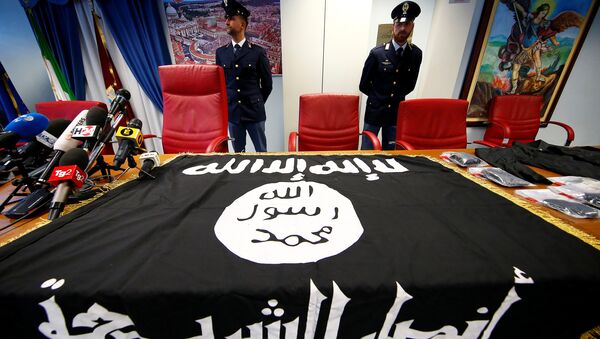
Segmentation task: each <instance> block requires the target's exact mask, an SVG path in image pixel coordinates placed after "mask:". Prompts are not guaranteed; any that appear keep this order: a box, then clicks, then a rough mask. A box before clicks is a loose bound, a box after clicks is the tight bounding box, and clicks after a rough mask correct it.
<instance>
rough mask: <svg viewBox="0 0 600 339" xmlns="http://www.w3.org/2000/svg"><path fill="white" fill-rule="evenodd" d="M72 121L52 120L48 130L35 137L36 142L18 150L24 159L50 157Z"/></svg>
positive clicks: (31, 142)
mask: <svg viewBox="0 0 600 339" xmlns="http://www.w3.org/2000/svg"><path fill="white" fill-rule="evenodd" d="M70 123H71V121H70V120H67V119H63V118H58V119H54V120H50V123H49V124H48V128H46V130H45V131H42V132H41V133H40V134H38V135H36V136H35V140H32V141H30V142H28V143H27V144H25V145H23V146H21V147H19V149H18V150H17V151H18V153H19V155H20V156H21V157H22V158H28V157H30V156H34V155H35V156H36V157H37V158H38V159H40V158H44V159H45V157H46V156H47V155H48V151H49V150H52V149H53V148H54V144H55V143H56V140H57V139H58V137H60V135H61V134H62V133H63V132H64V131H65V130H66V129H67V127H68V126H69V124H70Z"/></svg>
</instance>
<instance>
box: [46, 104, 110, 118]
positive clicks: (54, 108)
mask: <svg viewBox="0 0 600 339" xmlns="http://www.w3.org/2000/svg"><path fill="white" fill-rule="evenodd" d="M93 106H100V107H102V108H104V109H107V108H106V104H105V103H103V102H100V101H83V100H72V101H48V102H38V103H37V104H35V111H36V112H38V113H40V114H43V115H45V116H46V117H47V118H48V119H50V120H52V119H56V118H65V119H69V120H73V119H75V117H76V116H77V114H79V113H80V112H81V111H83V110H86V109H90V108H91V107H93Z"/></svg>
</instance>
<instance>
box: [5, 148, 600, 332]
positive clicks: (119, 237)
mask: <svg viewBox="0 0 600 339" xmlns="http://www.w3.org/2000/svg"><path fill="white" fill-rule="evenodd" d="M446 151H457V152H467V153H471V154H473V153H474V152H473V151H474V150H472V149H467V150H418V151H388V152H372V151H348V152H318V153H317V152H301V153H266V154H265V153H263V154H221V155H217V154H212V155H179V156H176V155H162V156H161V160H162V162H163V163H164V164H163V165H162V166H160V167H158V168H156V169H155V170H154V171H153V172H152V173H153V174H154V175H155V176H156V180H139V179H138V173H137V170H135V169H133V170H130V171H128V172H127V173H125V174H124V175H123V176H122V177H121V178H120V179H119V180H117V181H116V182H113V183H109V184H107V185H108V186H107V188H108V189H107V190H106V193H104V194H102V195H101V196H99V197H96V198H94V199H92V200H91V201H86V202H85V203H83V204H80V205H78V206H68V207H67V208H66V210H65V213H64V214H63V216H61V218H59V219H57V220H55V221H53V222H52V223H48V222H47V221H46V220H45V216H44V215H42V216H39V217H37V218H34V219H28V220H22V221H18V222H16V223H14V224H13V222H14V221H12V220H10V219H7V218H6V217H4V216H2V217H0V229H2V230H1V231H0V244H1V246H0V277H2V278H0V328H2V329H3V330H4V331H5V332H6V333H8V334H10V335H9V336H10V337H14V336H17V337H18V336H21V337H32V336H46V337H69V338H70V337H78V336H82V337H83V336H91V337H102V338H104V337H107V338H108V337H112V338H126V337H149V338H162V337H164V338H299V337H304V338H335V337H338V338H431V337H447V338H532V337H545V338H570V337H582V338H593V337H595V336H598V335H599V333H600V313H599V312H597V304H598V303H600V221H599V219H576V218H572V217H568V216H566V215H564V214H562V213H559V212H556V211H554V210H551V209H547V208H544V207H541V206H538V205H536V204H535V203H532V202H530V201H527V200H524V199H523V198H520V197H518V196H517V195H516V194H515V192H514V191H515V189H510V188H504V187H499V186H496V185H494V184H492V183H490V182H486V181H485V180H483V179H481V178H477V177H474V176H472V175H471V174H469V173H468V172H467V171H466V170H465V169H464V168H460V167H458V166H456V165H454V164H450V163H446V162H444V161H442V160H441V158H440V154H441V153H442V152H446ZM534 170H535V171H536V172H538V173H540V174H542V175H543V176H546V177H550V176H557V175H556V174H555V173H551V172H549V171H545V170H542V169H537V168H535V169H534ZM532 188H543V185H542V186H535V187H532ZM2 191H3V192H4V191H6V187H4V188H2ZM4 194H6V193H4ZM0 197H1V196H0Z"/></svg>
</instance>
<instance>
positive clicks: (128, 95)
mask: <svg viewBox="0 0 600 339" xmlns="http://www.w3.org/2000/svg"><path fill="white" fill-rule="evenodd" d="M116 94H117V95H120V96H122V97H123V98H125V100H127V101H129V99H130V98H131V93H129V91H128V90H126V89H125V88H121V89H119V90H117V92H116Z"/></svg>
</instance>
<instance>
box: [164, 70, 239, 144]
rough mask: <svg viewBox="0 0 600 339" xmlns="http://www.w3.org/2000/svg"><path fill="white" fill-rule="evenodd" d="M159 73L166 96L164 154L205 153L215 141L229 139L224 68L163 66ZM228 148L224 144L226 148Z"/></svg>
mask: <svg viewBox="0 0 600 339" xmlns="http://www.w3.org/2000/svg"><path fill="white" fill-rule="evenodd" d="M158 73H159V76H160V82H161V84H162V93H163V132H162V143H163V149H164V152H165V153H179V152H194V153H204V152H206V147H207V146H208V145H209V144H210V142H211V141H212V140H213V139H215V138H216V137H219V136H225V137H226V136H227V90H226V86H225V73H224V72H223V68H221V67H219V66H216V65H168V66H160V67H159V68H158ZM226 146H227V145H226V143H224V147H223V148H226ZM217 151H220V152H226V151H227V150H226V149H219V150H217Z"/></svg>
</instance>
